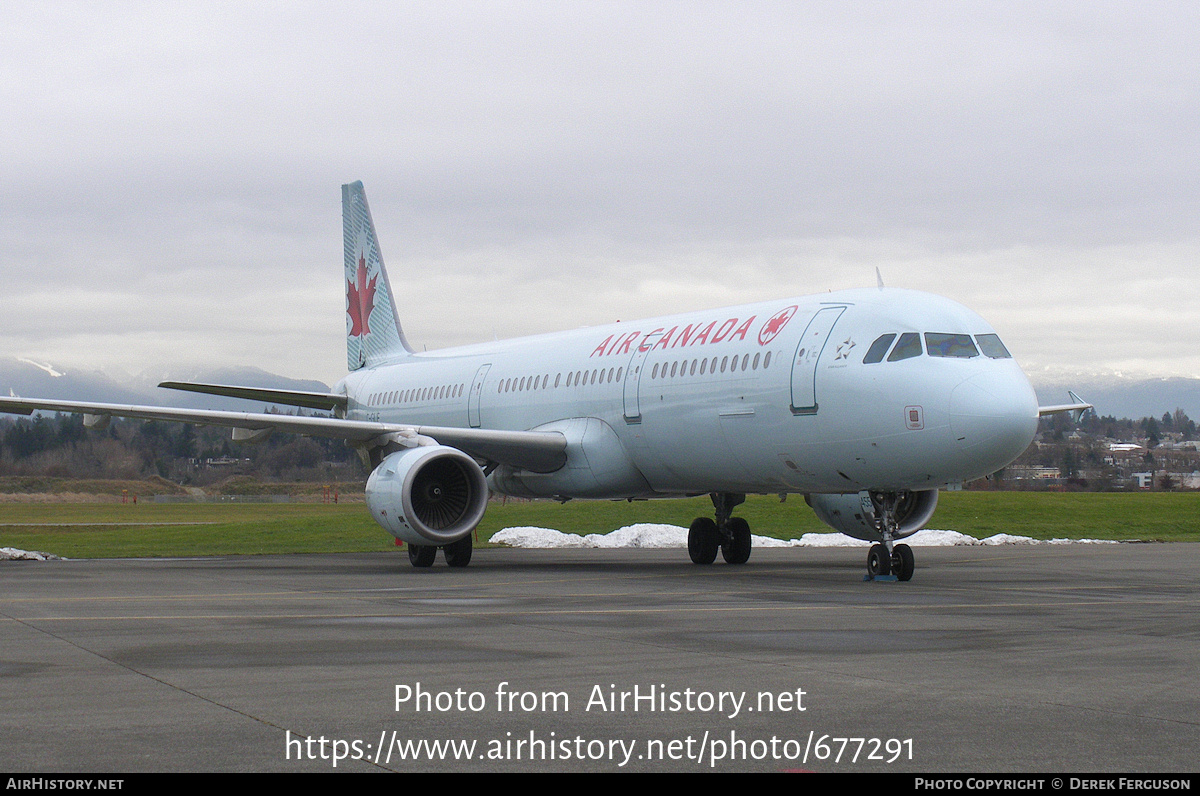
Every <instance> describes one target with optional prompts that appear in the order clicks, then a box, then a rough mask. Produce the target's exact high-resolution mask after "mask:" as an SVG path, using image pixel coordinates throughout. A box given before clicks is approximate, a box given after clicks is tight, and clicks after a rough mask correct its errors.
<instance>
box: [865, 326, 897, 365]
mask: <svg viewBox="0 0 1200 796" xmlns="http://www.w3.org/2000/svg"><path fill="white" fill-rule="evenodd" d="M895 339H896V335H894V334H885V335H883V336H881V337H880V338H879V339H878V340H876V341H875V342H873V343H871V347H870V348H869V349H867V355H866V356H865V357H863V364H864V365H873V364H875V363H876V362H882V361H883V355H884V354H886V353H887V350H888V346H890V345H891V344H892V341H893V340H895Z"/></svg>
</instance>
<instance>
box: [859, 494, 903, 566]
mask: <svg viewBox="0 0 1200 796" xmlns="http://www.w3.org/2000/svg"><path fill="white" fill-rule="evenodd" d="M909 498H910V493H908V492H869V493H867V494H865V495H863V498H862V502H863V510H864V511H865V512H866V513H867V515H868V516H870V517H872V518H873V519H874V523H875V530H876V531H878V533H879V535H880V536H881V537H883V541H882V542H880V543H877V544H873V545H871V550H870V551H869V552H868V553H867V577H866V580H882V579H884V578H887V579H891V578H893V577H894V578H895V579H896V580H912V576H913V569H914V568H915V567H916V559H915V556H913V551H912V548H911V547H909V546H908V545H906V544H896V543H895V534H896V530H897V529H898V528H899V527H900V526H899V523H898V522H897V520H896V516H897V511H896V508H897V506H898V505H902V504H903V503H904V502H906V501H907V500H909Z"/></svg>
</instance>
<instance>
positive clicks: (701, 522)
mask: <svg viewBox="0 0 1200 796" xmlns="http://www.w3.org/2000/svg"><path fill="white" fill-rule="evenodd" d="M709 497H710V498H712V502H713V508H715V509H716V514H717V518H716V520H715V521H714V520H710V519H709V518H708V517H697V518H696V519H695V520H693V521H692V526H691V527H690V528H688V555H689V556H690V557H691V559H692V563H693V564H711V563H712V562H713V561H716V560H717V549H718V548H720V550H721V557H722V558H724V559H725V563H727V564H745V563H746V562H747V561H749V560H750V546H751V545H750V523H748V522H746V521H745V520H744V519H742V518H741V517H731V516H729V515H730V514H732V513H733V510H734V508H735V507H737V506H739V505H741V504H742V503H745V502H746V496H745V495H742V494H739V493H736V492H712V493H710V494H709Z"/></svg>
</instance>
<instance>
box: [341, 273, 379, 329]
mask: <svg viewBox="0 0 1200 796" xmlns="http://www.w3.org/2000/svg"><path fill="white" fill-rule="evenodd" d="M357 277H358V286H357V287H355V285H354V283H353V282H347V283H346V302H347V304H348V305H349V307H348V308H347V310H346V312H348V313H350V336H351V337H362V336H363V335H365V334H370V333H371V327H370V326H369V325H368V323H367V322H368V321H369V320H370V318H371V311H372V310H374V309H375V280H377V279H378V278H379V275H378V274H376V275H375V276H373V277H371V281H370V283H369V284H368V283H367V259H366V255H364V254H360V255H358V274H357Z"/></svg>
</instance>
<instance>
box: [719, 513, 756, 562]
mask: <svg viewBox="0 0 1200 796" xmlns="http://www.w3.org/2000/svg"><path fill="white" fill-rule="evenodd" d="M725 528H726V529H727V530H728V531H729V539H728V541H725V542H722V543H721V557H722V558H724V559H725V563H726V564H745V563H746V562H747V561H749V560H750V523H748V522H746V521H745V520H743V519H742V518H741V517H730V518H729V522H727V523H726V524H725Z"/></svg>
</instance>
